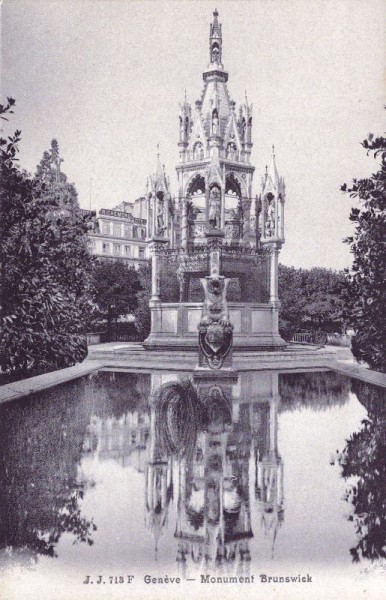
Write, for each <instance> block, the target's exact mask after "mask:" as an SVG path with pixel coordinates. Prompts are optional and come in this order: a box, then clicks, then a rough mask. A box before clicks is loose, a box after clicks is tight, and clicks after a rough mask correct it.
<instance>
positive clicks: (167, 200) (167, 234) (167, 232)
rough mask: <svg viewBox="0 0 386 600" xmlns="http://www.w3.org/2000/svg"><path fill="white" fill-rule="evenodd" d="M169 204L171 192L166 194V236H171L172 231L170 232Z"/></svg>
mask: <svg viewBox="0 0 386 600" xmlns="http://www.w3.org/2000/svg"><path fill="white" fill-rule="evenodd" d="M169 204H170V198H169V194H166V197H165V204H164V207H165V227H166V230H165V231H166V236H165V237H169V235H170V232H169Z"/></svg>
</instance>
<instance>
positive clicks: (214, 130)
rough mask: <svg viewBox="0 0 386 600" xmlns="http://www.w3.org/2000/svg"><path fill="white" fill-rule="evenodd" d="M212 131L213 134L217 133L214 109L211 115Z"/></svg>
mask: <svg viewBox="0 0 386 600" xmlns="http://www.w3.org/2000/svg"><path fill="white" fill-rule="evenodd" d="M212 133H213V135H217V134H218V116H217V112H216V111H214V112H213V115H212Z"/></svg>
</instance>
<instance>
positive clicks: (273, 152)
mask: <svg viewBox="0 0 386 600" xmlns="http://www.w3.org/2000/svg"><path fill="white" fill-rule="evenodd" d="M272 156H273V158H275V146H274V145H273V144H272Z"/></svg>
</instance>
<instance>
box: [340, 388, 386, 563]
mask: <svg viewBox="0 0 386 600" xmlns="http://www.w3.org/2000/svg"><path fill="white" fill-rule="evenodd" d="M353 392H354V393H355V394H356V395H357V397H358V400H359V401H360V402H361V403H362V404H363V405H364V406H365V408H366V410H367V418H366V419H364V420H363V421H362V428H361V429H360V431H358V432H356V433H354V434H353V435H352V436H351V437H350V439H349V440H348V441H347V444H346V447H345V449H344V451H343V452H342V453H341V454H339V457H338V461H339V464H340V466H341V467H342V476H343V477H344V478H345V479H349V480H351V479H352V478H355V479H354V481H355V483H354V484H352V485H350V487H349V488H348V489H347V491H346V494H345V500H346V501H347V502H349V503H350V504H351V505H352V508H353V510H352V513H351V514H350V515H349V517H348V519H349V520H350V521H352V522H353V523H354V525H355V530H356V534H357V538H358V541H357V544H356V546H354V547H353V548H351V550H350V553H351V556H352V558H353V561H354V562H358V561H359V560H361V559H362V558H369V559H376V558H386V495H385V482H386V393H385V390H384V389H382V388H378V387H375V386H372V385H369V384H367V383H366V384H365V383H363V382H361V381H356V380H353Z"/></svg>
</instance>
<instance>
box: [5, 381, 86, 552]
mask: <svg viewBox="0 0 386 600" xmlns="http://www.w3.org/2000/svg"><path fill="white" fill-rule="evenodd" d="M86 387H87V382H86V381H84V380H78V381H75V382H72V383H69V384H66V385H64V386H61V387H60V389H53V390H48V391H45V392H43V393H41V394H39V396H35V395H31V396H29V397H28V398H25V399H22V400H20V401H19V402H16V403H12V404H9V405H5V406H3V407H2V408H1V410H0V440H1V453H0V504H1V511H0V547H1V546H3V547H6V548H7V551H8V554H11V555H12V556H14V557H15V558H16V557H17V558H18V560H20V561H23V560H25V559H27V560H28V559H29V560H32V561H36V559H37V556H38V555H39V554H44V555H48V556H56V553H55V547H56V545H57V543H58V541H59V538H60V537H61V536H62V534H63V533H65V532H66V533H71V534H72V535H73V536H74V543H80V542H83V543H87V544H90V545H91V544H92V543H93V540H92V533H93V531H95V530H96V525H95V524H94V522H93V520H92V519H88V518H86V517H83V516H82V514H81V500H82V498H83V494H84V490H85V489H86V488H87V486H88V482H86V481H83V482H81V481H79V478H78V473H77V465H78V464H79V462H80V459H81V455H82V442H83V436H84V432H85V429H86V426H87V424H88V422H89V420H90V415H91V405H90V404H89V402H88V401H87V394H86V393H85V392H86Z"/></svg>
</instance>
